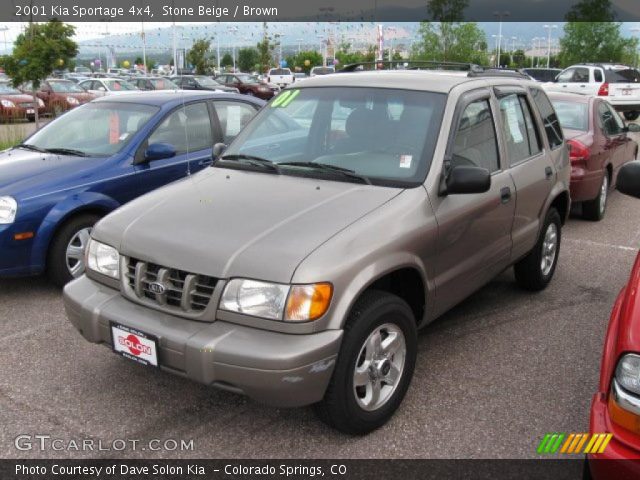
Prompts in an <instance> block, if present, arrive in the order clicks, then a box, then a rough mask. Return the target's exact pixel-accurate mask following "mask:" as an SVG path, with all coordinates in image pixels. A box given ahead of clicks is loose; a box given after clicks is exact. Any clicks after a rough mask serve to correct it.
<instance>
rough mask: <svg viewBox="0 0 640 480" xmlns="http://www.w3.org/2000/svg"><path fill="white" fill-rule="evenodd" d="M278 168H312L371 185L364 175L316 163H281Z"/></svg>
mask: <svg viewBox="0 0 640 480" xmlns="http://www.w3.org/2000/svg"><path fill="white" fill-rule="evenodd" d="M278 165H280V166H290V167H308V168H313V169H315V170H320V171H324V172H331V173H338V174H340V175H342V176H344V177H347V178H352V179H353V180H358V181H360V182H362V183H366V184H367V185H371V180H369V177H366V176H364V175H360V174H358V173H356V172H355V170H350V169H348V168H343V167H337V166H335V165H328V164H326V163H317V162H283V163H279V164H278Z"/></svg>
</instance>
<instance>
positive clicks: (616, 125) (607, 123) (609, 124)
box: [598, 102, 624, 136]
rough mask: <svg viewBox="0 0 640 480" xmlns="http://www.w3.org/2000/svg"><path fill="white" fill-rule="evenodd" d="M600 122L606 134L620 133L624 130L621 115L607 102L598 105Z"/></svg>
mask: <svg viewBox="0 0 640 480" xmlns="http://www.w3.org/2000/svg"><path fill="white" fill-rule="evenodd" d="M598 123H599V124H600V127H601V128H602V130H604V133H605V134H606V135H614V136H615V135H620V134H621V133H623V132H624V122H623V121H622V119H621V118H620V115H618V113H617V112H616V111H615V110H614V109H613V108H611V106H610V105H609V104H607V103H605V102H601V103H600V105H599V106H598Z"/></svg>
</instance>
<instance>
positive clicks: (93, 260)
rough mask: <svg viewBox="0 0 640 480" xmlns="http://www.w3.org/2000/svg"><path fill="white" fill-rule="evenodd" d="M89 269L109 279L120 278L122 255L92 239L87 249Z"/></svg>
mask: <svg viewBox="0 0 640 480" xmlns="http://www.w3.org/2000/svg"><path fill="white" fill-rule="evenodd" d="M87 267H88V268H89V269H90V270H93V271H94V272H98V273H101V274H102V275H106V276H107V277H111V278H120V254H119V253H118V251H117V250H116V249H115V248H113V247H110V246H109V245H105V244H104V243H100V242H97V241H95V240H93V239H91V240H89V246H88V248H87Z"/></svg>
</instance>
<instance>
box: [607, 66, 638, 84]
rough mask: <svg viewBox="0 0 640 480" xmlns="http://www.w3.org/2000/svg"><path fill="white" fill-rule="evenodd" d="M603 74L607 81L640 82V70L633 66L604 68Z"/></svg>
mask: <svg viewBox="0 0 640 480" xmlns="http://www.w3.org/2000/svg"><path fill="white" fill-rule="evenodd" d="M604 75H605V78H606V79H607V82H609V83H640V72H638V70H635V69H633V68H626V69H623V70H605V73H604Z"/></svg>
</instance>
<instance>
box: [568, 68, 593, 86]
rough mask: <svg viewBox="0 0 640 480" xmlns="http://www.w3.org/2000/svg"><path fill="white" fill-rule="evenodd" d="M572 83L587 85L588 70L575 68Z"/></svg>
mask: <svg viewBox="0 0 640 480" xmlns="http://www.w3.org/2000/svg"><path fill="white" fill-rule="evenodd" d="M571 81H572V82H577V83H587V82H589V69H588V68H576V71H575V73H574V74H573V79H572V80H571Z"/></svg>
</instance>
